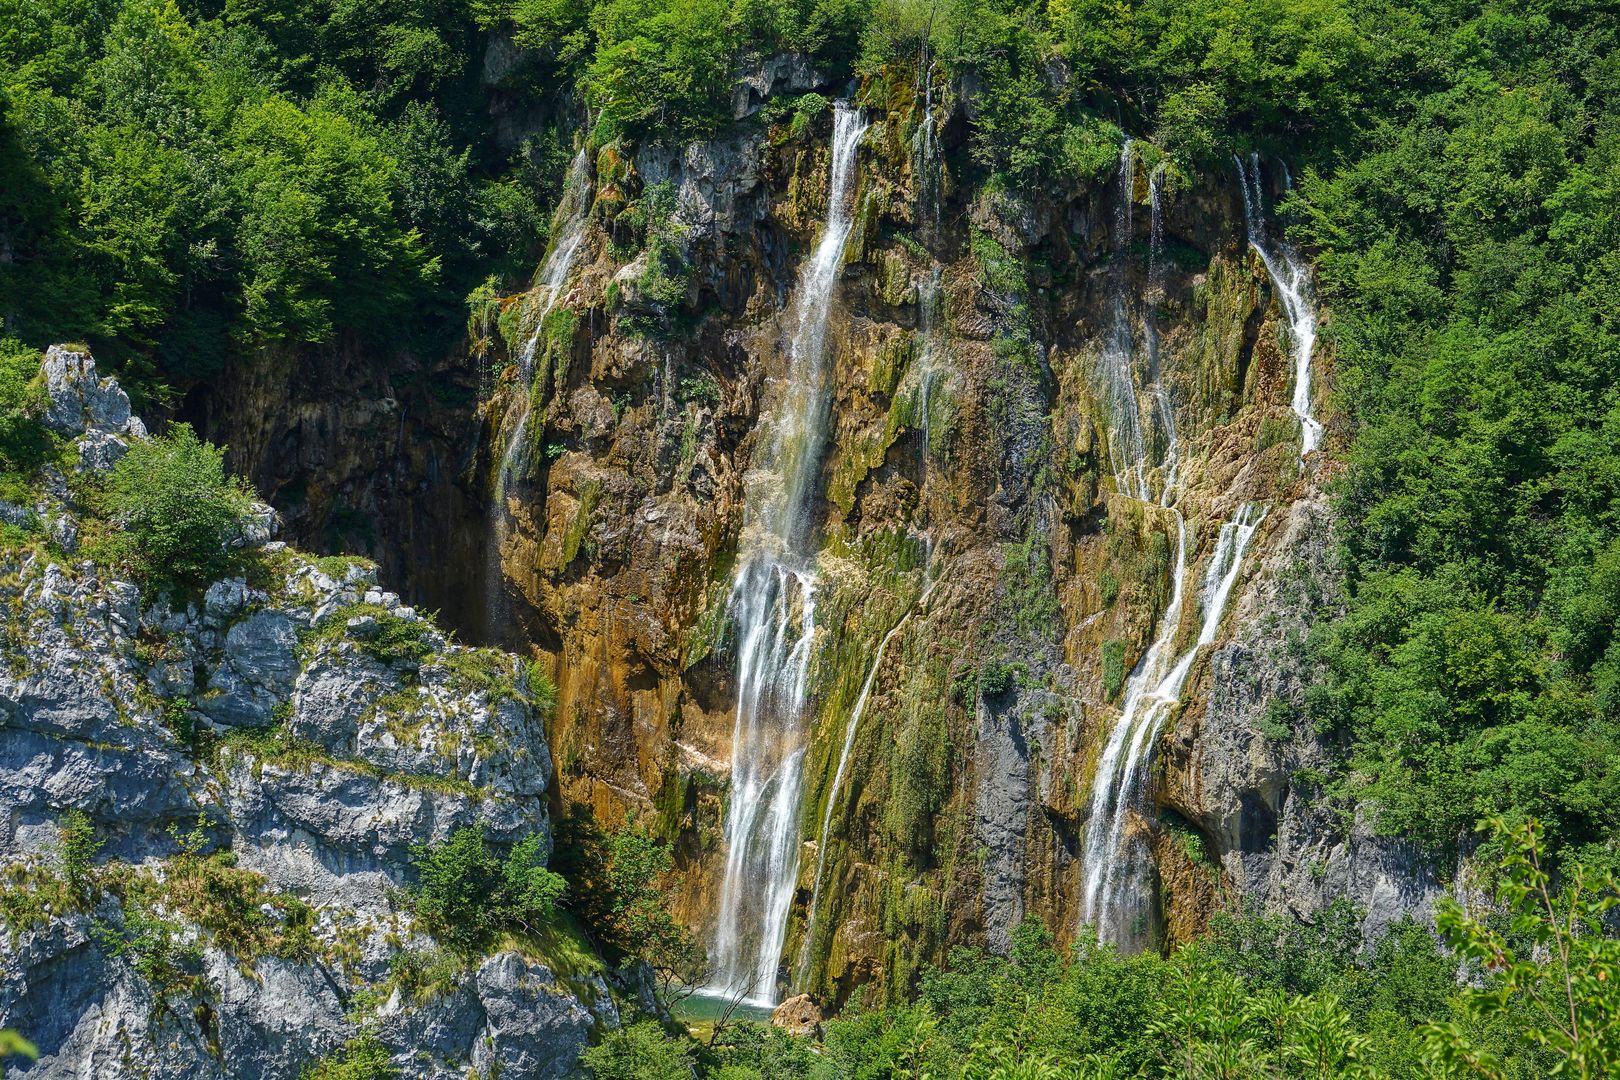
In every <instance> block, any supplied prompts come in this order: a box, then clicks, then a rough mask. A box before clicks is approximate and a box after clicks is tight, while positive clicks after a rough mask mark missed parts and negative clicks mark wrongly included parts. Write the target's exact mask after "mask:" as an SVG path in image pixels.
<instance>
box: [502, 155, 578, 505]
mask: <svg viewBox="0 0 1620 1080" xmlns="http://www.w3.org/2000/svg"><path fill="white" fill-rule="evenodd" d="M590 180H591V176H590V157H589V156H588V155H587V154H586V153H585V151H584V150H580V152H579V153H577V154H575V155H574V161H573V164H572V165H571V166H569V169H568V179H567V181H566V182H565V183H564V185H563V194H562V201H561V202H560V203H559V204H558V206H557V214H556V217H555V219H554V220H553V234H552V235H553V239H552V243H551V247H550V249H549V250H547V252H546V257H545V259H544V260H543V261H542V262H541V263H540V270H539V272H538V273H537V274H536V275H535V283H534V301H533V307H534V313H535V314H534V329H533V330H531V331H530V332H529V339H528V340H527V341H526V342H524V344H523V350H522V352H520V353H519V354H518V372H519V374H520V376H521V377H520V380H519V385H520V386H521V387H522V392H521V393H520V394H518V415H517V420H516V422H515V423H513V424H511V433H510V434H509V435H508V436H507V440H506V448H505V449H504V450H503V451H502V453H501V464H500V471H499V472H498V473H497V474H496V476H495V500H496V502H497V503H500V502H502V501H503V498H502V497H503V496H504V494H505V492H506V485H507V483H508V482H509V481H510V479H511V477H512V476H513V475H514V471H515V470H517V469H520V468H521V467H523V466H524V465H525V464H526V462H525V461H523V460H522V459H521V457H520V455H521V454H522V453H523V447H524V446H526V445H527V441H526V439H525V438H524V435H525V433H526V432H527V430H528V426H529V411H530V409H531V408H532V404H531V403H532V399H533V397H534V395H533V392H532V384H533V382H534V374H535V373H534V358H535V353H536V351H537V350H538V349H539V347H540V338H541V336H542V334H543V333H544V331H545V322H546V316H547V315H550V314H551V311H552V309H553V308H555V307H556V306H557V301H558V300H559V299H560V298H561V297H562V291H563V286H564V285H566V284H567V283H568V274H569V272H570V271H571V270H573V268H574V257H575V256H576V255H577V254H578V253H579V245H580V242H581V241H582V240H584V239H585V226H586V224H587V223H588V222H589V220H590V216H589V215H590V209H591V186H590Z"/></svg>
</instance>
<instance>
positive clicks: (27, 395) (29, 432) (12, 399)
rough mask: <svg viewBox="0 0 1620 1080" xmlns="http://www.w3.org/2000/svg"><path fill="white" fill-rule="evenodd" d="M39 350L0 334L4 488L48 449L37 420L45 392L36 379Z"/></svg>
mask: <svg viewBox="0 0 1620 1080" xmlns="http://www.w3.org/2000/svg"><path fill="white" fill-rule="evenodd" d="M38 375H39V351H38V350H37V349H30V348H28V347H26V346H24V345H22V344H21V343H20V342H18V341H17V340H16V339H15V338H9V337H8V338H0V477H3V478H4V479H5V481H6V483H5V487H4V488H3V489H0V495H4V494H5V493H6V490H7V489H10V488H12V487H15V486H16V482H17V481H21V480H24V479H25V478H26V474H29V473H32V472H33V471H34V470H35V469H37V468H38V467H39V466H40V465H41V464H43V463H44V461H45V459H46V457H47V456H48V455H49V453H50V448H51V441H50V433H49V432H47V431H46V430H45V425H44V424H42V423H40V419H39V418H40V414H41V412H42V411H43V410H44V406H45V393H44V389H43V387H41V385H40V383H39V379H38V378H37V376H38Z"/></svg>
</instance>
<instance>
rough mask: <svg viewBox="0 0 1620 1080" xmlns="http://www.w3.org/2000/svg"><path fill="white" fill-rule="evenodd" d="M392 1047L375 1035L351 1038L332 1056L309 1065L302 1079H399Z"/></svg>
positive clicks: (300, 1078) (301, 1076)
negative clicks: (392, 1056)
mask: <svg viewBox="0 0 1620 1080" xmlns="http://www.w3.org/2000/svg"><path fill="white" fill-rule="evenodd" d="M398 1076H399V1070H398V1069H396V1068H394V1064H393V1060H392V1059H391V1058H390V1056H389V1054H388V1048H387V1047H386V1046H384V1045H383V1044H382V1043H381V1042H379V1041H378V1040H377V1038H376V1036H374V1035H362V1036H360V1037H359V1038H357V1039H350V1040H349V1041H348V1042H347V1043H345V1044H344V1045H343V1048H342V1049H341V1050H339V1051H337V1052H336V1053H335V1054H333V1055H332V1056H331V1057H328V1058H325V1059H324V1060H322V1061H320V1062H318V1063H316V1064H314V1065H311V1066H309V1067H308V1068H306V1069H305V1070H304V1071H303V1072H302V1073H301V1074H299V1080H396V1078H397V1077H398Z"/></svg>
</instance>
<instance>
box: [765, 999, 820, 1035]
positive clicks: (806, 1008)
mask: <svg viewBox="0 0 1620 1080" xmlns="http://www.w3.org/2000/svg"><path fill="white" fill-rule="evenodd" d="M771 1024H772V1025H773V1026H774V1027H779V1028H781V1029H782V1030H783V1031H785V1032H787V1033H788V1034H789V1035H795V1036H798V1037H799V1038H806V1039H819V1038H821V1006H819V1005H817V1004H816V999H815V998H813V997H811V996H810V995H809V994H800V995H798V996H797V997H790V998H788V999H787V1000H786V1001H784V1002H782V1004H780V1005H778V1006H777V1007H776V1009H775V1010H774V1011H773V1012H772V1013H771Z"/></svg>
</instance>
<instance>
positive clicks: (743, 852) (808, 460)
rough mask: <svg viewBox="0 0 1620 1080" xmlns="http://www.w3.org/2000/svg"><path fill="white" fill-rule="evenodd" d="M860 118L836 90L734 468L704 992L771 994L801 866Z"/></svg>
mask: <svg viewBox="0 0 1620 1080" xmlns="http://www.w3.org/2000/svg"><path fill="white" fill-rule="evenodd" d="M865 134H866V121H865V119H864V118H863V117H862V116H861V113H860V111H859V110H857V109H855V108H853V107H851V106H850V105H848V104H847V103H844V102H840V103H839V104H838V105H837V107H836V110H835V113H834V118H833V139H832V148H831V154H830V156H831V173H832V177H831V183H830V185H829V191H828V196H827V225H826V228H825V229H824V230H823V231H822V235H821V239H820V241H819V242H818V243H817V244H816V247H815V250H814V251H813V252H812V253H811V256H810V259H809V261H808V263H807V264H806V266H805V267H804V269H803V271H802V272H801V274H800V279H799V284H798V287H797V290H796V295H795V297H794V303H793V316H792V318H793V332H792V337H791V339H790V341H789V346H788V371H787V375H786V378H785V380H784V382H785V385H784V386H783V387H782V389H781V391H780V400H779V401H778V402H777V404H776V406H775V408H774V409H773V410H772V412H771V414H770V415H769V416H768V417H767V418H766V420H765V423H766V424H767V425H768V427H767V429H766V431H765V432H764V434H765V435H766V438H764V439H763V440H761V445H760V448H759V449H758V450H757V451H756V455H755V458H756V460H755V461H754V462H753V463H752V465H751V467H750V469H749V471H748V475H747V476H746V477H745V479H744V485H745V503H746V509H745V513H744V521H743V535H742V538H741V542H740V543H739V560H738V565H739V569H738V571H737V578H736V581H735V583H734V584H733V586H732V591H731V598H730V600H729V601H728V611H729V613H730V614H731V616H732V617H733V619H734V620H735V625H736V629H737V637H738V650H737V716H736V721H735V724H734V726H733V729H732V738H731V792H730V798H729V799H728V802H727V807H726V844H727V850H726V866H725V874H724V877H723V879H722V882H721V890H720V910H719V915H718V918H717V921H716V925H715V935H714V949H713V953H712V959H713V962H714V970H713V974H712V977H711V981H710V984H709V986H708V987H707V988H706V989H707V990H708V991H709V992H711V993H715V994H722V995H725V996H728V997H736V996H742V997H745V998H747V999H749V1000H750V1001H752V1002H754V1003H756V1004H761V1005H771V1004H774V1003H775V1001H776V994H777V975H778V971H779V969H780V964H781V956H782V945H783V942H784V941H785V939H786V937H787V920H788V912H789V909H790V908H791V906H792V901H793V889H794V886H795V884H796V883H797V880H798V874H799V833H798V818H799V799H800V794H801V788H802V778H803V777H802V768H803V763H804V753H805V730H804V712H805V689H806V682H807V676H808V673H809V666H810V654H811V650H812V647H813V645H814V640H815V632H816V619H815V610H816V609H815V597H816V587H817V582H816V577H815V572H814V569H813V568H812V567H811V565H810V563H811V552H810V551H809V546H810V545H809V543H808V537H807V535H806V534H807V532H808V529H809V522H808V520H807V519H806V515H805V504H806V503H807V501H808V497H809V495H810V488H811V485H812V483H813V481H814V479H815V476H816V474H817V472H818V471H819V469H820V465H821V455H822V450H823V447H824V443H825V441H826V424H827V413H828V410H829V407H830V402H829V391H828V387H827V370H826V369H827V323H828V315H829V313H830V310H831V307H832V299H833V289H834V286H835V285H836V284H837V281H838V276H839V273H840V271H841V270H842V268H843V262H844V242H845V240H846V239H847V238H848V236H849V230H850V225H851V209H852V207H851V206H850V202H851V196H852V194H853V189H854V185H855V159H856V153H857V151H858V150H859V148H860V143H861V139H862V137H863V136H864V135H865Z"/></svg>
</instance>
